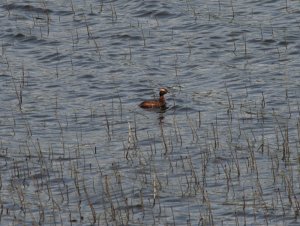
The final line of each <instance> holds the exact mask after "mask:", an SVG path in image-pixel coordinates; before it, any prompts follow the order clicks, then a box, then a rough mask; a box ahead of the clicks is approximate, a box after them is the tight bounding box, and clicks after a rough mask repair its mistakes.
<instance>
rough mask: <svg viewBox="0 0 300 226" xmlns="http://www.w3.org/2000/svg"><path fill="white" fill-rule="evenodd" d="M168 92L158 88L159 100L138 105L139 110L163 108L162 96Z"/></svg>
mask: <svg viewBox="0 0 300 226" xmlns="http://www.w3.org/2000/svg"><path fill="white" fill-rule="evenodd" d="M168 92H169V91H168V90H167V89H166V88H160V90H159V99H158V100H145V101H143V102H142V103H140V105H139V106H140V107H141V108H165V107H166V101H165V98H164V95H165V94H166V93H168Z"/></svg>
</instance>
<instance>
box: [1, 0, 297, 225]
mask: <svg viewBox="0 0 300 226" xmlns="http://www.w3.org/2000/svg"><path fill="white" fill-rule="evenodd" d="M74 2H75V1H72V0H71V1H69V7H70V9H69V10H70V11H71V12H72V14H73V16H74V18H73V20H74V21H75V18H76V19H78V17H77V16H78V13H79V12H78V11H77V7H76V5H75V4H74ZM41 4H42V7H41V9H40V8H38V7H33V6H32V8H30V10H29V11H30V12H32V20H33V21H32V22H33V27H31V28H30V33H31V32H35V33H38V34H39V35H38V36H39V37H45V36H47V35H48V36H49V32H50V31H51V29H50V28H51V20H52V19H53V18H51V16H50V14H51V11H50V10H48V9H47V4H46V2H45V1H42V3H41ZM89 7H90V9H89V11H90V12H91V14H92V15H88V14H83V15H81V16H82V23H83V26H84V28H85V32H86V33H84V34H83V35H82V34H81V33H80V32H82V30H79V31H78V30H77V28H76V30H75V31H76V33H75V34H73V32H71V33H72V34H70V40H71V44H72V51H73V52H74V51H75V50H76V46H77V44H78V43H79V42H80V41H81V39H83V36H86V37H87V40H88V41H91V43H92V49H93V50H94V52H95V53H96V55H97V56H98V60H99V61H100V60H101V59H103V58H104V57H105V51H103V49H102V46H101V45H100V44H101V43H100V40H101V39H99V38H97V36H96V35H95V33H96V31H95V30H93V29H94V28H93V27H92V26H91V25H90V24H89V20H88V18H89V17H90V16H94V14H97V13H98V14H99V15H98V16H103V17H109V18H110V20H111V23H118V21H119V20H121V19H122V18H121V16H122V14H121V13H119V12H117V10H118V8H117V6H116V5H115V3H113V2H109V3H104V2H103V1H101V3H99V5H97V7H93V6H92V5H89ZM223 7H224V6H223V5H222V4H221V2H220V1H218V8H219V14H220V15H216V14H214V13H213V12H211V11H212V10H210V9H207V10H206V11H205V13H204V14H203V12H202V11H201V12H200V11H198V9H197V8H195V6H194V5H193V4H192V2H191V1H186V9H187V11H188V13H190V14H191V15H192V16H193V17H194V19H195V21H198V20H199V19H201V18H208V20H209V21H211V20H213V19H214V18H221V19H222V13H224V14H225V11H222V9H223ZM5 9H6V11H7V14H8V17H12V16H13V13H14V12H13V5H10V4H6V7H5ZM227 10H228V8H227ZM286 10H289V5H288V1H286ZM37 12H39V13H37ZM37 14H40V15H37ZM226 15H227V16H228V15H230V16H229V17H230V19H231V21H234V20H235V17H236V16H237V13H236V6H235V2H234V1H230V4H229V13H227V14H226ZM42 16H44V17H45V18H46V19H43V23H38V22H37V21H39V22H41V21H40V20H41V19H40V18H43V17H42ZM38 18H39V19H38ZM224 18H227V17H225V16H224ZM78 20H80V19H78ZM155 21H156V29H159V28H160V26H161V25H160V24H161V23H160V21H159V20H158V19H157V18H155ZM224 21H225V19H224ZM37 27H38V28H37ZM130 27H134V26H133V25H130ZM134 28H135V29H136V31H137V33H138V34H139V35H140V36H141V40H142V44H140V45H141V46H142V47H143V48H147V47H148V45H149V43H150V41H151V40H150V30H149V32H146V31H147V29H146V28H145V26H144V24H142V23H141V24H140V22H139V21H138V22H137V26H136V27H134ZM36 29H38V31H37V30H36ZM272 29H273V28H272ZM260 32H261V39H264V36H263V29H262V28H261V26H260ZM272 32H273V31H272ZM147 34H149V35H147ZM274 37H275V36H274ZM274 37H273V38H274ZM175 38H176V37H175V36H174V34H173V30H172V39H175ZM248 40H249V37H248V34H247V33H246V32H245V33H243V35H242V38H241V39H240V40H233V41H232V42H231V44H232V45H233V54H234V55H235V56H239V57H244V56H245V55H249V54H251V50H250V47H249V45H248ZM99 43H100V44H99ZM184 43H185V44H186V48H187V52H188V56H189V57H191V56H192V55H193V54H194V52H195V51H194V44H193V40H192V38H190V37H188V38H186V40H184ZM135 45H137V44H134V43H131V42H129V45H128V46H129V47H128V48H129V50H125V52H129V53H128V55H129V61H130V65H132V64H134V60H135V57H138V56H135V55H134V53H136V52H135V51H134V49H135V48H136V46H135ZM284 48H285V49H287V42H286V43H285V47H284ZM277 50H278V57H279V58H280V59H282V57H284V51H282V52H280V49H277ZM60 54H61V53H60V50H59V49H58V48H56V59H57V62H56V65H55V69H53V70H55V73H53V74H55V75H56V79H61V77H63V74H62V73H60V71H59V69H60V68H59V65H60V63H61V61H60V59H59V55H60ZM241 55H243V56H241ZM2 57H3V59H4V61H5V63H6V65H7V68H6V71H8V72H9V73H8V74H9V76H10V78H11V83H10V88H11V92H12V93H13V96H14V103H17V105H16V106H17V107H16V108H14V107H12V109H11V115H10V116H6V117H7V118H5V119H3V122H1V123H2V124H1V125H2V126H3V127H5V132H9V131H11V133H10V135H6V136H5V137H3V138H1V144H0V160H1V161H0V163H1V167H2V169H3V170H2V172H1V175H0V191H1V194H2V195H1V198H0V222H1V223H3V224H6V223H8V222H10V223H12V224H33V225H44V224H54V223H55V224H61V225H64V224H66V225H70V224H91V225H133V224H136V225H141V224H147V225H148V224H151V225H158V224H164V225H168V224H170V225H183V224H187V225H220V224H233V225H234V224H235V225H240V224H244V225H247V224H267V225H268V224H270V225H271V224H272V223H274V222H278V221H279V222H280V223H282V224H286V223H287V222H289V221H290V219H293V220H294V221H295V222H297V221H298V217H299V211H300V203H299V202H300V198H299V186H300V185H299V164H300V157H299V151H298V150H299V144H300V119H299V115H300V109H299V104H298V103H297V104H295V100H294V99H291V98H290V97H289V95H288V94H289V87H288V86H287V87H286V93H285V97H284V98H285V100H286V105H284V106H281V108H278V109H276V108H274V107H271V106H269V103H270V102H271V101H272V100H269V99H268V96H267V95H266V94H265V93H264V92H261V93H259V95H253V96H252V95H251V94H249V93H248V90H249V88H248V87H245V90H243V91H242V92H244V93H245V96H244V98H236V99H235V98H234V94H233V93H231V90H230V88H229V87H228V84H227V83H224V87H223V89H222V90H220V91H219V92H218V93H217V94H216V95H219V96H220V97H218V103H219V104H216V105H214V106H215V108H214V109H213V110H206V109H203V110H202V109H201V111H200V110H194V109H192V110H191V109H188V108H186V109H184V107H182V106H181V105H180V104H178V100H180V99H182V96H184V95H186V96H187V99H189V100H190V102H189V104H191V105H193V104H194V105H197V104H198V102H197V101H193V100H194V99H197V96H199V98H201V99H204V101H205V98H204V97H203V96H201V94H198V93H189V92H188V91H187V89H184V88H182V87H184V86H183V84H182V82H183V79H182V78H181V75H180V70H179V69H180V68H181V67H180V61H179V57H178V55H177V54H174V58H173V59H174V60H173V63H174V64H173V66H172V70H173V72H174V74H175V76H174V77H175V79H174V82H173V83H174V84H176V86H177V87H180V89H179V91H178V92H176V90H175V89H174V92H173V95H174V96H173V101H172V104H173V106H171V107H170V108H169V109H168V110H167V111H166V112H164V113H159V114H157V113H155V112H143V111H142V110H140V109H138V110H136V108H135V107H136V106H134V107H132V106H130V105H127V104H126V102H127V100H126V99H124V98H123V97H122V95H121V94H120V91H119V88H117V84H116V82H115V81H114V83H113V90H114V94H115V97H113V98H111V99H109V100H101V101H99V102H97V104H95V105H94V102H93V104H91V105H89V106H90V107H89V108H88V109H84V107H81V106H79V107H78V109H72V111H68V112H65V111H63V110H62V109H61V108H60V103H59V100H58V99H57V98H56V99H55V103H54V104H53V106H52V107H53V109H54V110H53V111H51V113H52V114H53V115H50V119H49V120H48V121H46V119H45V121H44V122H43V123H40V122H39V124H38V125H37V124H36V123H35V122H34V119H32V118H30V114H31V112H30V111H28V110H26V109H27V108H26V107H27V106H28V102H27V100H26V98H27V97H28V96H26V95H25V94H24V91H25V90H26V88H27V85H28V83H30V82H31V81H30V78H29V76H27V75H28V74H27V70H29V69H28V68H26V65H25V63H24V62H22V63H21V64H20V65H21V66H20V67H18V68H20V70H19V71H20V76H18V74H17V73H15V72H14V69H15V68H14V67H17V66H15V65H16V64H17V62H10V59H9V58H8V57H7V55H6V52H5V51H4V47H2ZM125 58H126V57H125ZM69 59H70V60H69V61H68V62H69V66H70V71H71V75H72V76H75V72H76V69H75V68H76V62H74V58H73V55H72V54H71V55H70V56H69ZM112 80H114V78H112ZM206 97H208V98H212V100H213V101H215V99H213V97H210V95H207V96H206ZM62 104H64V103H62ZM84 106H86V105H84ZM295 106H297V107H295ZM24 109H25V110H24ZM70 112H71V113H70ZM41 127H42V128H43V130H42V129H41ZM41 131H43V133H45V134H43V133H41ZM48 135H49V136H48ZM224 216H228V218H226V219H224Z"/></svg>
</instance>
